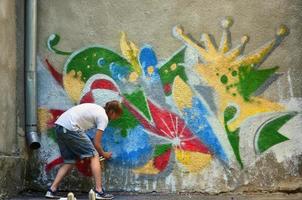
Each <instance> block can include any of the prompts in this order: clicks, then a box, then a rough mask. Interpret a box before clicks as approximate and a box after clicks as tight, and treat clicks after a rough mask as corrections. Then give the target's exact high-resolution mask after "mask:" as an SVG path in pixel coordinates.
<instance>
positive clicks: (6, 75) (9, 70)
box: [0, 0, 26, 198]
mask: <svg viewBox="0 0 302 200" xmlns="http://www.w3.org/2000/svg"><path fill="white" fill-rule="evenodd" d="M17 11H18V12H17ZM16 13H17V14H16ZM23 14H24V13H23V1H19V2H18V3H17V4H16V3H15V1H11V0H1V1H0V48H1V52H0V76H1V80H0V94H1V95H0V198H2V197H3V196H5V195H9V194H15V193H16V191H20V190H22V189H23V188H24V182H25V168H26V166H25V163H26V152H25V140H24V129H23V127H24V117H23V114H24V110H23V107H24V106H23V102H24V99H23V90H24V89H23V87H24V84H23V16H22V15H23ZM21 16H22V17H21ZM16 30H18V31H16ZM17 58H18V59H17Z"/></svg>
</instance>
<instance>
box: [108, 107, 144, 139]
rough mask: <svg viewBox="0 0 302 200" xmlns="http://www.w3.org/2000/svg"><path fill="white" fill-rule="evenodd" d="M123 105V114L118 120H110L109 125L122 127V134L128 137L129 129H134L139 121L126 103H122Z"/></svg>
mask: <svg viewBox="0 0 302 200" xmlns="http://www.w3.org/2000/svg"><path fill="white" fill-rule="evenodd" d="M122 107H123V114H122V116H121V117H120V118H118V119H116V120H113V121H110V122H109V124H108V125H109V126H111V127H115V128H120V129H121V135H122V136H123V137H127V129H132V128H134V127H136V126H137V125H138V124H139V122H138V120H137V119H136V118H135V117H134V116H133V115H132V114H131V113H130V112H129V110H128V109H127V108H126V107H125V106H124V105H122Z"/></svg>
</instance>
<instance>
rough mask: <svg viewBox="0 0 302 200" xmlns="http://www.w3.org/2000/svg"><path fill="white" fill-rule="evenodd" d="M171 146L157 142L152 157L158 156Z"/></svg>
mask: <svg viewBox="0 0 302 200" xmlns="http://www.w3.org/2000/svg"><path fill="white" fill-rule="evenodd" d="M171 148H172V144H159V145H156V146H155V150H154V155H153V157H154V158H155V157H158V156H160V155H162V154H164V153H166V152H167V151H169V150H170V149H171Z"/></svg>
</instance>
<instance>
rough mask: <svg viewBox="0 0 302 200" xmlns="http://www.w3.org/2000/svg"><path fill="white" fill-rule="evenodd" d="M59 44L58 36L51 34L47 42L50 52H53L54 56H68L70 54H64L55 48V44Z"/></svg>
mask: <svg viewBox="0 0 302 200" xmlns="http://www.w3.org/2000/svg"><path fill="white" fill-rule="evenodd" d="M59 42H60V36H59V35H58V34H52V35H50V36H49V37H48V40H47V47H48V49H49V50H50V51H53V52H54V53H56V54H59V55H70V54H72V52H66V51H61V50H58V49H56V48H55V46H56V45H57V44H59Z"/></svg>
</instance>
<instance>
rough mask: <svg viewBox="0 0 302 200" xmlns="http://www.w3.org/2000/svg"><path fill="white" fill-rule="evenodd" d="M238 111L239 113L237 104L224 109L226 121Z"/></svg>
mask: <svg viewBox="0 0 302 200" xmlns="http://www.w3.org/2000/svg"><path fill="white" fill-rule="evenodd" d="M236 113H237V108H236V107H235V106H228V107H227V108H226V109H225V110H224V121H225V122H226V123H227V122H228V121H230V120H231V119H233V118H234V117H235V115H236Z"/></svg>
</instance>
